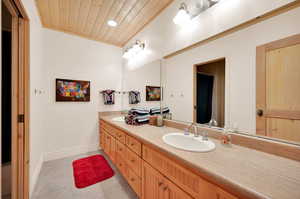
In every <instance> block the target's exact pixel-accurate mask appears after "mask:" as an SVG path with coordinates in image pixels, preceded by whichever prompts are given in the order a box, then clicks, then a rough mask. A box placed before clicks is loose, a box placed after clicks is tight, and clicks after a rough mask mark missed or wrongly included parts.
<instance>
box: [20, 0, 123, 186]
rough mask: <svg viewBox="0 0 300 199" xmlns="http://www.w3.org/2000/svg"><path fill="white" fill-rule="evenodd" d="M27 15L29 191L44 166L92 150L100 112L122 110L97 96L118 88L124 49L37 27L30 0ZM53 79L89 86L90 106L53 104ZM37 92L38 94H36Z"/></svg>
mask: <svg viewBox="0 0 300 199" xmlns="http://www.w3.org/2000/svg"><path fill="white" fill-rule="evenodd" d="M23 3H24V5H25V8H26V11H27V13H28V14H29V15H30V19H31V21H30V40H31V41H30V45H31V46H30V54H31V57H30V73H31V74H30V75H31V79H30V89H31V91H30V92H31V95H30V96H31V99H30V100H31V101H30V111H31V113H30V156H31V160H30V181H31V182H30V187H31V191H32V190H33V188H34V185H35V182H36V180H37V178H38V174H39V171H40V168H41V166H42V163H43V161H47V160H52V159H56V158H62V157H65V156H69V155H74V154H78V153H83V152H86V151H91V150H96V149H97V148H98V137H99V136H98V111H109V110H120V109H121V97H119V98H117V99H116V102H117V103H116V104H115V105H106V106H105V105H103V100H102V96H100V94H99V91H100V90H103V89H116V90H120V89H121V82H122V80H121V77H122V75H121V74H122V59H121V53H122V50H121V49H120V48H117V47H113V46H111V45H106V44H101V43H99V42H95V41H90V40H86V39H83V38H80V37H76V36H72V35H68V34H65V33H61V32H55V31H51V30H48V29H44V28H42V27H41V24H40V21H39V17H38V14H37V12H36V8H35V5H34V1H31V0H23ZM55 78H66V79H79V80H89V81H91V101H90V102H55ZM35 89H37V90H38V91H41V93H38V94H35V92H34V90H35Z"/></svg>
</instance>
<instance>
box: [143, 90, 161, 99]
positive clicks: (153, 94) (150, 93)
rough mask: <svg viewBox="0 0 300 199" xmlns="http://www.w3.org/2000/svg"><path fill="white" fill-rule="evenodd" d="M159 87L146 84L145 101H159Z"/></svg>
mask: <svg viewBox="0 0 300 199" xmlns="http://www.w3.org/2000/svg"><path fill="white" fill-rule="evenodd" d="M160 98H161V88H160V87H159V86H146V101H160Z"/></svg>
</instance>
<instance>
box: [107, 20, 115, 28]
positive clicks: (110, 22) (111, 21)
mask: <svg viewBox="0 0 300 199" xmlns="http://www.w3.org/2000/svg"><path fill="white" fill-rule="evenodd" d="M107 24H108V25H109V26H111V27H116V26H117V25H118V23H117V22H116V21H114V20H108V21H107Z"/></svg>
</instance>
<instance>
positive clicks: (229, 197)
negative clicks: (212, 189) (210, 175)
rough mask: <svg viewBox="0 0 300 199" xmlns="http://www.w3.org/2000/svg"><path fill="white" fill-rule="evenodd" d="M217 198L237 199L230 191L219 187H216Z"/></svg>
mask: <svg viewBox="0 0 300 199" xmlns="http://www.w3.org/2000/svg"><path fill="white" fill-rule="evenodd" d="M217 199H238V198H237V197H235V196H233V195H231V194H230V193H228V192H226V191H224V190H222V189H221V188H218V189H217Z"/></svg>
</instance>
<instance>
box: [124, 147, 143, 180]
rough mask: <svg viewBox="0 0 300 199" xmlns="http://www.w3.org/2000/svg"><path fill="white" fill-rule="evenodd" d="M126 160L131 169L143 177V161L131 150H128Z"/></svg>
mask: <svg viewBox="0 0 300 199" xmlns="http://www.w3.org/2000/svg"><path fill="white" fill-rule="evenodd" d="M126 160H127V165H128V167H129V168H131V169H132V170H133V171H134V172H135V174H136V175H138V176H139V177H141V173H142V159H141V158H140V157H139V156H138V155H137V154H135V153H134V152H132V151H131V150H130V149H128V148H127V149H126Z"/></svg>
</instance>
